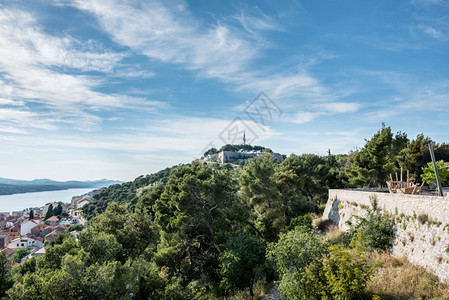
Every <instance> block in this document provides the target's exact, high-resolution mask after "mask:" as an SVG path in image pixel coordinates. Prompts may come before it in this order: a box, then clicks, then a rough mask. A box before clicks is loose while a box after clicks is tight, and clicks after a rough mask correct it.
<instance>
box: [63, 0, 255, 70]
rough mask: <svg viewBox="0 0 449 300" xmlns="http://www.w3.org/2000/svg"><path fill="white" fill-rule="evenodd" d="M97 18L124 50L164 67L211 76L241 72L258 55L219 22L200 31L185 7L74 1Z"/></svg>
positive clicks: (243, 40) (132, 2) (159, 4)
mask: <svg viewBox="0 0 449 300" xmlns="http://www.w3.org/2000/svg"><path fill="white" fill-rule="evenodd" d="M71 3H72V5H74V6H76V7H77V8H79V9H81V10H84V11H88V12H90V13H92V14H94V15H95V16H96V17H97V18H98V20H99V22H100V24H101V26H102V27H103V28H104V30H105V31H106V32H107V33H108V34H110V35H111V37H112V39H113V40H115V41H116V42H117V43H119V44H121V45H125V46H128V47H130V48H131V49H133V50H135V51H139V52H140V53H143V54H145V55H146V56H148V57H150V58H152V59H157V60H160V61H163V62H169V63H178V64H184V65H185V67H186V68H187V69H191V70H198V71H200V73H201V74H202V75H204V76H207V77H222V76H226V75H229V74H233V73H235V72H238V71H241V70H243V68H244V67H245V65H246V64H247V62H248V61H251V60H252V59H253V58H254V57H256V56H257V55H258V53H257V49H256V48H254V47H253V46H252V45H251V43H250V42H248V41H247V40H246V39H245V38H243V37H242V36H239V33H238V32H236V31H233V30H232V29H231V28H229V27H226V26H224V25H221V24H219V23H217V24H216V25H215V26H213V27H211V28H208V29H206V30H202V29H201V26H200V24H199V23H197V22H196V21H195V20H194V19H193V18H192V17H191V16H190V14H189V12H188V11H187V8H186V7H185V5H183V4H179V5H177V6H175V5H173V6H170V4H168V5H167V3H164V4H165V5H166V6H165V5H164V4H162V3H157V2H145V1H129V2H121V1H100V0H91V1H72V2H71Z"/></svg>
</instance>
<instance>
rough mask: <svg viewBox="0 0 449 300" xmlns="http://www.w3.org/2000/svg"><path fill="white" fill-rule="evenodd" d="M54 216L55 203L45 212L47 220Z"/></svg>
mask: <svg viewBox="0 0 449 300" xmlns="http://www.w3.org/2000/svg"><path fill="white" fill-rule="evenodd" d="M52 216H53V204H50V205H49V206H48V209H47V213H46V214H45V220H47V219H48V218H50V217H52Z"/></svg>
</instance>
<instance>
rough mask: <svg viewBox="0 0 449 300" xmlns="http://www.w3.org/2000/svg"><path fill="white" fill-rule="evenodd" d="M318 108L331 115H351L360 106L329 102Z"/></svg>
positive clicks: (353, 103)
mask: <svg viewBox="0 0 449 300" xmlns="http://www.w3.org/2000/svg"><path fill="white" fill-rule="evenodd" d="M320 107H321V108H323V109H325V110H326V111H328V112H331V113H352V112H356V111H357V110H359V108H360V104H359V103H355V102H351V103H349V102H330V103H326V104H322V105H320Z"/></svg>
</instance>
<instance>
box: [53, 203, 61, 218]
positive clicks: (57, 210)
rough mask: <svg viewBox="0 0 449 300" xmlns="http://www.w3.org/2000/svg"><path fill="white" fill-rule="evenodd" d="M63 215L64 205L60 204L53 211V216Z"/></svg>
mask: <svg viewBox="0 0 449 300" xmlns="http://www.w3.org/2000/svg"><path fill="white" fill-rule="evenodd" d="M61 214H62V205H61V203H58V206H56V207H55V209H54V210H53V216H60V215H61Z"/></svg>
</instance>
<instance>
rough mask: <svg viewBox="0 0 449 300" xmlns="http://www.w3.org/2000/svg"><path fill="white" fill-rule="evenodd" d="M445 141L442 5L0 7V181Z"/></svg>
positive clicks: (447, 63)
mask: <svg viewBox="0 0 449 300" xmlns="http://www.w3.org/2000/svg"><path fill="white" fill-rule="evenodd" d="M382 123H385V124H386V126H391V128H392V130H393V131H394V132H397V131H402V132H406V133H407V134H408V136H409V138H414V137H416V135H417V134H419V133H424V134H425V135H427V136H430V137H431V138H432V139H433V140H435V141H436V142H449V130H448V129H449V1H446V0H410V1H386V0H378V1H356V0H353V1H347V0H342V1H331V0H326V1H325V0H323V1H316V0H307V1H306V0H304V1H303V0H292V1H287V0H285V1H274V0H273V1H264V0H261V1H250V0H248V1H239V0H230V1H219V0H207V1H206V0H195V1H172V0H164V1H149V0H146V1H138V0H127V1H116V0H108V1H104V0H79V1H75V0H53V1H51V0H33V1H26V0H23V1H20V0H7V1H2V2H0V142H1V147H0V166H1V168H0V177H7V178H16V179H34V178H51V179H56V180H69V179H78V180H94V179H100V178H108V179H116V180H132V179H134V178H136V177H138V176H139V175H142V174H149V173H152V172H155V171H158V170H160V169H163V168H165V167H168V166H172V165H176V164H179V163H188V162H190V161H192V160H193V159H195V158H198V157H201V154H202V153H203V152H204V151H205V149H207V148H210V147H212V146H213V147H216V148H219V147H221V146H222V145H224V144H226V143H242V141H243V133H245V137H246V142H247V143H250V144H253V145H263V146H266V147H269V148H271V149H272V150H274V151H275V152H279V153H282V154H290V153H296V154H301V153H316V154H325V153H327V151H328V149H329V150H330V151H331V152H332V153H347V152H348V151H350V150H353V149H355V148H356V147H362V146H363V145H364V143H365V139H369V138H370V137H371V136H372V135H373V134H374V133H375V132H376V131H377V130H379V129H380V128H381V126H382Z"/></svg>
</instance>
